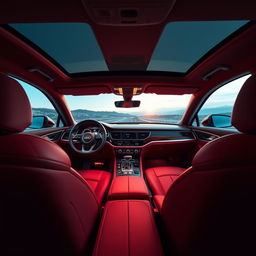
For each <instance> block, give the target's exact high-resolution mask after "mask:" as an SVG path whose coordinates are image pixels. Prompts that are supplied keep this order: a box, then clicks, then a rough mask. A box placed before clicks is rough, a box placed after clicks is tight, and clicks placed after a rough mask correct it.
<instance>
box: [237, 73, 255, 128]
mask: <svg viewBox="0 0 256 256" xmlns="http://www.w3.org/2000/svg"><path fill="white" fill-rule="evenodd" d="M255 117H256V75H253V76H251V77H249V78H248V79H247V80H246V82H245V83H244V85H243V87H242V89H241V90H240V92H239V94H238V96H237V99H236V102H235V105H234V108H233V112H232V125H233V126H234V127H236V129H237V130H239V131H240V132H243V133H256V118H255Z"/></svg>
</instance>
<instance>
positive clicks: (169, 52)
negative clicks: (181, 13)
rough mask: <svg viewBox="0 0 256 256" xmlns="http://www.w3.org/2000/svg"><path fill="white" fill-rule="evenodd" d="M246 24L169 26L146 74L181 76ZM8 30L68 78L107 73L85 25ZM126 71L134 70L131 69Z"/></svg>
mask: <svg viewBox="0 0 256 256" xmlns="http://www.w3.org/2000/svg"><path fill="white" fill-rule="evenodd" d="M246 23H248V21H190V22H172V23H169V24H167V25H166V27H165V30H164V32H163V34H162V36H161V38H160V40H159V42H158V44H157V46H156V48H155V50H154V52H153V55H152V58H151V61H150V62H149V64H148V68H147V71H167V72H175V73H181V74H184V73H186V72H188V71H189V70H190V69H191V68H192V67H193V66H194V65H195V64H196V63H198V62H199V61H200V60H201V59H202V58H203V57H204V56H205V55H206V54H207V53H208V52H209V51H211V50H212V49H213V48H214V47H216V46H217V45H218V44H219V43H221V42H222V41H223V40H225V39H226V38H227V37H228V36H230V35H231V34H233V33H234V32H236V31H237V30H238V29H240V28H241V27H242V26H244V25H245V24H246ZM9 26H10V27H11V28H13V29H15V30H16V31H17V32H18V33H19V34H21V35H22V36H23V37H24V38H23V39H24V40H28V42H29V41H30V43H32V44H33V46H34V47H36V48H38V49H39V50H40V51H41V52H42V53H43V54H45V55H46V57H48V58H50V59H51V60H52V61H53V62H55V63H56V64H57V65H59V66H60V67H61V68H62V69H64V70H65V71H66V72H67V73H69V74H75V73H84V72H94V71H109V69H108V66H107V64H106V62H105V59H104V57H103V54H102V52H101V50H100V47H99V45H98V42H97V40H96V38H95V36H94V34H93V31H92V29H91V27H90V26H89V25H88V24H86V23H26V24H23V23H19V24H9ZM127 47H129V45H128V46H127ZM118 70H120V69H118ZM130 70H131V71H133V70H134V68H133V67H132V66H131V67H130ZM145 71H146V70H145Z"/></svg>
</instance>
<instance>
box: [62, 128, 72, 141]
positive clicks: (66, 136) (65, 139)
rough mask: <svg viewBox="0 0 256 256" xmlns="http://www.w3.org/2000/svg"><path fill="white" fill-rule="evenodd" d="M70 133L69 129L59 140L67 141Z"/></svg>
mask: <svg viewBox="0 0 256 256" xmlns="http://www.w3.org/2000/svg"><path fill="white" fill-rule="evenodd" d="M70 131H71V129H68V130H66V131H65V132H64V133H63V135H62V138H61V140H64V141H68V140H69V134H70Z"/></svg>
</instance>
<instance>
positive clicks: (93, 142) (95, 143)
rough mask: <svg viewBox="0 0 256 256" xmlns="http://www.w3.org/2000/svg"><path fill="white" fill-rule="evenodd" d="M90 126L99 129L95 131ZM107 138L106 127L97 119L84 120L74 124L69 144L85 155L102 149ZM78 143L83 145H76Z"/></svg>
mask: <svg viewBox="0 0 256 256" xmlns="http://www.w3.org/2000/svg"><path fill="white" fill-rule="evenodd" d="M90 127H93V128H97V129H98V131H93V130H91V129H90ZM81 130H82V132H81ZM79 132H81V133H79ZM106 140H107V131H106V129H105V127H104V126H103V125H102V124H101V123H100V122H98V121H96V120H84V121H81V122H79V123H77V124H76V125H75V126H73V128H72V129H71V131H70V134H69V144H70V146H71V148H72V149H73V150H74V151H75V152H77V153H80V154H85V155H88V154H92V153H95V152H98V151H100V150H101V149H102V148H103V146H104V145H105V142H106ZM78 144H80V145H81V149H78V148H77V147H76V145H78Z"/></svg>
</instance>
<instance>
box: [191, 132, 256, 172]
mask: <svg viewBox="0 0 256 256" xmlns="http://www.w3.org/2000/svg"><path fill="white" fill-rule="evenodd" d="M255 144H256V136H252V135H250V134H241V133H238V134H232V135H226V136H223V137H221V138H218V139H216V140H213V141H211V142H209V143H207V144H206V145H205V146H203V147H202V148H201V149H200V150H199V151H198V152H197V153H196V155H195V157H194V159H193V161H192V167H194V168H195V167H196V168H197V170H199V169H200V170H203V171H204V170H212V169H219V168H230V167H234V166H236V167H241V166H242V167H245V166H246V165H247V166H250V165H253V166H255V165H256V163H255V159H256V151H255V150H253V148H254V147H255Z"/></svg>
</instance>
